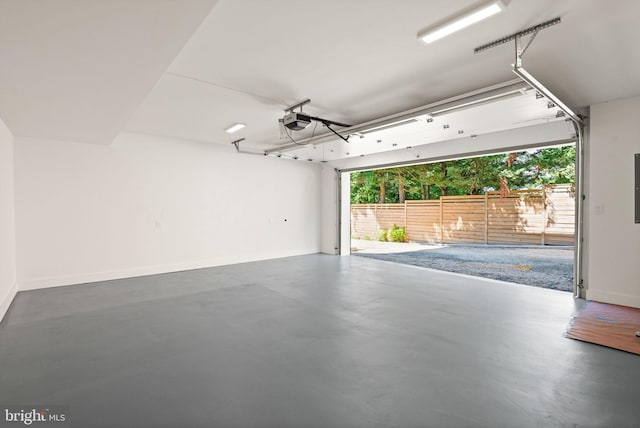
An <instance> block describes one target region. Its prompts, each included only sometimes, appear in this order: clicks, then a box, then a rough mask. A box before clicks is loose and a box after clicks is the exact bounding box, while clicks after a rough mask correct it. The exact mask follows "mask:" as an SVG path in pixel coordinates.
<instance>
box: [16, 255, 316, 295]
mask: <svg viewBox="0 0 640 428" xmlns="http://www.w3.org/2000/svg"><path fill="white" fill-rule="evenodd" d="M304 254H314V253H308V252H305V253H300V254H282V255H275V256H271V257H261V256H257V257H250V258H247V259H238V258H224V257H223V258H216V259H214V260H200V261H193V262H184V263H175V264H167V265H155V266H141V267H137V268H132V269H120V270H114V271H106V272H94V273H86V274H78V275H66V276H55V277H41V278H31V279H28V278H27V279H20V280H19V283H18V289H19V290H20V291H28V290H38V289H42V288H52V287H63V286H67V285H77V284H86V283H90V282H99V281H110V280H114V279H123V278H135V277H138V276H147V275H158V274H163V273H171V272H180V271H185V270H192V269H203V268H209V267H216V266H223V265H230V264H238V263H248V262H255V261H260V260H268V259H273V258H281V257H291V256H298V255H304Z"/></svg>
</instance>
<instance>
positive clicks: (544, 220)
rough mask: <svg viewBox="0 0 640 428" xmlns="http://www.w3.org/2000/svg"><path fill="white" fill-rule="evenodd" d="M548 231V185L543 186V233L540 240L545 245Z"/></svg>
mask: <svg viewBox="0 0 640 428" xmlns="http://www.w3.org/2000/svg"><path fill="white" fill-rule="evenodd" d="M546 232H547V186H542V233H541V234H540V241H541V242H542V245H544V240H545V234H546Z"/></svg>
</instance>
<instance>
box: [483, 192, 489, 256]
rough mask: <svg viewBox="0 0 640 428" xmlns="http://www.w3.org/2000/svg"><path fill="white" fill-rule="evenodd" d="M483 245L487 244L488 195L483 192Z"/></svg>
mask: <svg viewBox="0 0 640 428" xmlns="http://www.w3.org/2000/svg"><path fill="white" fill-rule="evenodd" d="M484 243H485V245H487V244H488V243H489V194H488V193H487V192H484Z"/></svg>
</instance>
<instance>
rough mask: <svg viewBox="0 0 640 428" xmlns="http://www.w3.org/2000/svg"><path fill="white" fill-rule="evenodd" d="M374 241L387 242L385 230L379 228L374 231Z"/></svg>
mask: <svg viewBox="0 0 640 428" xmlns="http://www.w3.org/2000/svg"><path fill="white" fill-rule="evenodd" d="M376 241H380V242H387V230H386V229H380V230H378V231H377V232H376Z"/></svg>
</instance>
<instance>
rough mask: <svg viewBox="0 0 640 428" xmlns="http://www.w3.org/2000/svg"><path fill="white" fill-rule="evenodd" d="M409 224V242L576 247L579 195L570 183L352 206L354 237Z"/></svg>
mask: <svg viewBox="0 0 640 428" xmlns="http://www.w3.org/2000/svg"><path fill="white" fill-rule="evenodd" d="M394 224H395V225H397V226H399V227H404V228H405V233H406V236H407V240H409V241H424V242H431V243H446V244H451V243H479V244H526V245H532V244H534V245H540V244H542V245H573V234H574V224H575V196H574V193H573V188H572V186H571V185H568V184H558V185H553V186H546V187H544V188H543V189H540V190H512V191H511V192H510V193H509V195H507V196H505V197H501V196H500V194H499V192H487V193H486V194H485V195H481V196H443V197H441V198H440V200H431V201H406V202H405V203H404V204H354V205H351V235H352V236H354V237H358V238H364V239H367V238H370V239H376V233H377V231H378V230H381V229H389V228H391V227H392V226H393V225H394Z"/></svg>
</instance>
